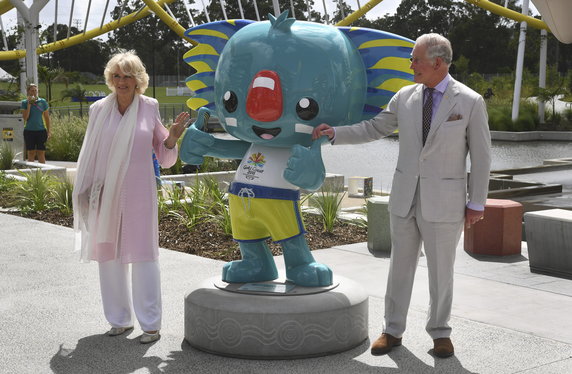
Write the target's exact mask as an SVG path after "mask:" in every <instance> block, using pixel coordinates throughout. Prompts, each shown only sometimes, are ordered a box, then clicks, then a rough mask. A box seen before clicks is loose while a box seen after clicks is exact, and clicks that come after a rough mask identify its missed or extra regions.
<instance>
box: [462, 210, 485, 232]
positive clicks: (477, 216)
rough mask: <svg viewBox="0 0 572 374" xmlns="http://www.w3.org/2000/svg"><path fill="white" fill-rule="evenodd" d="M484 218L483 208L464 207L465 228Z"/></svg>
mask: <svg viewBox="0 0 572 374" xmlns="http://www.w3.org/2000/svg"><path fill="white" fill-rule="evenodd" d="M484 218H485V211H484V210H482V211H481V210H473V209H469V208H465V228H467V229H468V228H470V227H471V225H474V224H475V223H477V222H479V221H480V220H482V219H484Z"/></svg>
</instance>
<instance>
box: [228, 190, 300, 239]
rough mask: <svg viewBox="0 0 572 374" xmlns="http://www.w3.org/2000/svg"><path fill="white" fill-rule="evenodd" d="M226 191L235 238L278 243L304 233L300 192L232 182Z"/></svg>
mask: <svg viewBox="0 0 572 374" xmlns="http://www.w3.org/2000/svg"><path fill="white" fill-rule="evenodd" d="M228 192H229V193H230V194H229V198H228V200H229V207H230V220H231V225H232V236H233V238H234V240H236V241H239V242H241V241H242V242H249V241H251V242H256V241H261V240H265V239H268V238H272V240H273V241H275V242H279V241H283V240H287V239H291V238H293V237H295V236H298V235H301V234H305V233H306V230H305V229H304V223H303V222H302V216H301V214H300V192H299V191H296V190H290V189H286V188H273V187H263V186H255V185H252V184H246V183H239V182H233V183H232V184H231V185H230V189H229V191H228Z"/></svg>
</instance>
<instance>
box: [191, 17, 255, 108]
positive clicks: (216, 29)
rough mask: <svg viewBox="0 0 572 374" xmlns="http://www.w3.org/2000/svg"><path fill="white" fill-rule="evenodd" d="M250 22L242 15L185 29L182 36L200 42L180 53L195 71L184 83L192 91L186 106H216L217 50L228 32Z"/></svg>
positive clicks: (231, 33) (234, 30)
mask: <svg viewBox="0 0 572 374" xmlns="http://www.w3.org/2000/svg"><path fill="white" fill-rule="evenodd" d="M253 22H254V21H249V20H243V19H241V20H229V21H217V22H211V23H205V24H203V25H200V26H196V27H192V28H190V29H188V30H187V31H186V32H185V36H187V37H188V38H190V39H193V40H195V41H197V42H199V44H198V45H197V46H195V47H194V48H192V49H191V50H190V51H188V52H187V53H185V55H184V56H183V59H184V60H185V62H186V63H187V64H189V65H191V66H192V67H193V68H194V69H195V70H196V71H197V72H196V73H195V74H193V75H191V76H190V77H188V78H187V80H186V83H187V87H189V89H191V90H192V91H193V92H194V93H195V96H194V97H192V98H190V99H189V100H187V105H188V107H189V108H191V109H193V110H198V109H199V108H200V107H203V106H205V107H207V108H209V109H211V110H214V109H215V104H214V87H213V85H214V75H215V70H216V67H217V65H218V60H219V57H220V53H221V52H222V50H223V48H224V46H225V45H226V43H227V42H228V40H229V39H230V37H231V36H233V35H234V34H235V33H236V32H237V31H238V30H240V29H241V28H243V27H245V26H248V25H249V24H251V23H253Z"/></svg>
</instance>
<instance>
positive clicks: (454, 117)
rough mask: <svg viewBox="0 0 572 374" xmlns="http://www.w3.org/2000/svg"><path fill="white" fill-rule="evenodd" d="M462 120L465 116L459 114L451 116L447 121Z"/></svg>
mask: <svg viewBox="0 0 572 374" xmlns="http://www.w3.org/2000/svg"><path fill="white" fill-rule="evenodd" d="M460 119H463V116H462V115H460V114H459V113H456V114H451V115H450V116H449V118H447V121H458V120H460Z"/></svg>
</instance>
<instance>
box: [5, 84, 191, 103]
mask: <svg viewBox="0 0 572 374" xmlns="http://www.w3.org/2000/svg"><path fill="white" fill-rule="evenodd" d="M8 86H9V83H8V82H0V90H6V89H7V88H8ZM74 86H75V84H70V85H69V88H72V87H74ZM82 86H83V87H84V88H85V90H86V91H88V94H89V92H90V91H93V92H105V93H106V94H108V93H109V92H111V91H110V90H109V88H108V87H107V85H105V84H85V85H82ZM13 87H14V85H12V88H13ZM39 89H40V97H43V98H46V96H47V87H46V85H45V84H42V83H40V85H39ZM65 89H66V86H65V84H64V83H54V84H52V100H51V102H50V106H52V107H59V106H71V107H79V103H77V102H72V101H71V100H70V99H69V98H66V99H62V92H63V91H64V90H65ZM166 91H167V90H166V88H165V87H155V98H156V99H157V100H159V103H161V104H184V103H185V102H186V101H187V100H188V99H189V97H186V96H167V94H166ZM145 95H147V96H150V97H153V87H151V86H149V87H148V88H147V91H146V92H145ZM85 105H86V104H85V103H84V106H85Z"/></svg>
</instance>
